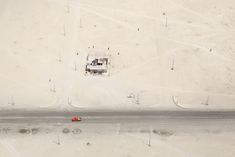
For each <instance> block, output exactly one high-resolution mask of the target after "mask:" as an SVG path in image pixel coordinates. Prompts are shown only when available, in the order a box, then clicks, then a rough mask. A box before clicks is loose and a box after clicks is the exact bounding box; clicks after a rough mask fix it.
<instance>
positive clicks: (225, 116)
mask: <svg viewBox="0 0 235 157" xmlns="http://www.w3.org/2000/svg"><path fill="white" fill-rule="evenodd" d="M76 115H79V116H81V117H82V119H83V120H82V123H131V122H157V121H166V122H167V121H176V122H179V121H185V122H187V121H188V122H192V121H198V122H204V121H210V122H214V121H230V122H233V121H235V111H213V112H212V111H210V112H209V111H204V112H203V111H22V110H21V111H0V123H36V122H41V123H70V122H71V120H70V119H71V117H72V116H76Z"/></svg>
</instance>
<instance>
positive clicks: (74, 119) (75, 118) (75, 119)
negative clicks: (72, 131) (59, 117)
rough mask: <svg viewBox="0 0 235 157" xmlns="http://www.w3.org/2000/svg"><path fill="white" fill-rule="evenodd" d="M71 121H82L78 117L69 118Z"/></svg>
mask: <svg viewBox="0 0 235 157" xmlns="http://www.w3.org/2000/svg"><path fill="white" fill-rule="evenodd" d="M71 121H72V122H79V121H82V118H81V117H79V116H74V117H72V118H71Z"/></svg>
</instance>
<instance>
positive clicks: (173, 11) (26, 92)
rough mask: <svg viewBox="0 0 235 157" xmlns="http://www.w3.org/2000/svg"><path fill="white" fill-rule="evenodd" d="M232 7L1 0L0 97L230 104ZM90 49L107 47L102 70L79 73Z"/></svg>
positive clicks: (54, 103) (97, 105)
mask: <svg viewBox="0 0 235 157" xmlns="http://www.w3.org/2000/svg"><path fill="white" fill-rule="evenodd" d="M234 8H235V2H234V1H233V0H206V1H205V0H190V1H185V0H174V1H170V0H164V1H162V0H161V1H160V0H128V1H117V0H99V1H96V0H86V1H85V0H81V1H76V0H57V1H56V0H40V1H38V0H20V1H15V0H0V41H1V42H0V93H1V94H0V107H1V108H14V109H15V108H26V107H27V108H28V109H37V108H51V109H104V108H105V109H125V108H131V109H149V108H155V109H180V108H186V109H206V110H210V109H211V110H212V109H235V103H234V102H235V79H234V78H235V61H234V59H235V53H234V52H235V11H234ZM93 46H94V48H93ZM88 47H90V48H88ZM108 47H109V48H110V49H109V50H108ZM77 53H79V54H78V55H77ZM118 53H119V55H118ZM88 54H111V66H110V76H108V77H97V76H85V75H84V73H85V71H84V70H85V64H86V57H87V55H88ZM173 62H174V63H173ZM173 64H174V65H173ZM172 65H173V66H172ZM172 67H173V70H171V68H172ZM130 95H132V98H128V96H130Z"/></svg>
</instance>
